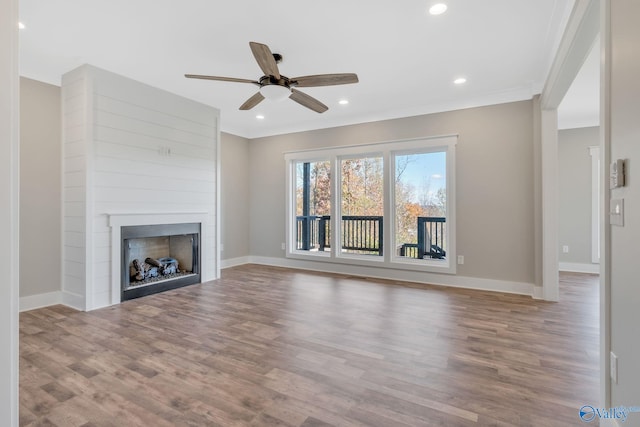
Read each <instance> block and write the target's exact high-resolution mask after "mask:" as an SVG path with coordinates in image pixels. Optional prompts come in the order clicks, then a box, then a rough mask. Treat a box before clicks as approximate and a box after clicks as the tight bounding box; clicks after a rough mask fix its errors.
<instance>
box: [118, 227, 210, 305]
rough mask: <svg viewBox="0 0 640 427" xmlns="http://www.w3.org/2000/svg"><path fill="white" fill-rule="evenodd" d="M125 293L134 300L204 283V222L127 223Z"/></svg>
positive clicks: (124, 232)
mask: <svg viewBox="0 0 640 427" xmlns="http://www.w3.org/2000/svg"><path fill="white" fill-rule="evenodd" d="M121 237H122V251H121V253H122V268H121V272H122V278H121V282H122V295H121V300H122V301H125V300H130V299H133V298H139V297H142V296H145V295H151V294H155V293H158V292H163V291H167V290H169V289H175V288H179V287H182V286H187V285H192V284H195V283H200V281H201V280H200V264H199V260H200V224H199V223H184V224H161V225H137V226H123V227H122V229H121Z"/></svg>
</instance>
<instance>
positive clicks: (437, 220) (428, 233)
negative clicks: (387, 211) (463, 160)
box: [393, 151, 447, 260]
mask: <svg viewBox="0 0 640 427" xmlns="http://www.w3.org/2000/svg"><path fill="white" fill-rule="evenodd" d="M393 166H394V178H395V181H394V191H395V193H394V207H395V219H396V220H395V244H396V247H397V248H398V253H397V256H399V257H403V258H408V259H421V260H424V259H427V258H429V259H439V260H443V259H446V257H447V235H446V230H447V227H446V219H447V178H446V169H447V153H446V152H445V151H435V152H416V153H411V154H395V155H393Z"/></svg>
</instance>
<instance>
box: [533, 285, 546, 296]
mask: <svg viewBox="0 0 640 427" xmlns="http://www.w3.org/2000/svg"><path fill="white" fill-rule="evenodd" d="M531 296H532V297H533V299H544V288H543V287H542V286H534V287H533V294H532V295H531Z"/></svg>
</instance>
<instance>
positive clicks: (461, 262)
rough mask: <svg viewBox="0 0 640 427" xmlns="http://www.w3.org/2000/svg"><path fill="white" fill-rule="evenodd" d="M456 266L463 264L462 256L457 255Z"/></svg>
mask: <svg viewBox="0 0 640 427" xmlns="http://www.w3.org/2000/svg"><path fill="white" fill-rule="evenodd" d="M458 264H459V265H462V264H464V255H458Z"/></svg>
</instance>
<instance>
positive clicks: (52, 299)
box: [20, 291, 62, 312]
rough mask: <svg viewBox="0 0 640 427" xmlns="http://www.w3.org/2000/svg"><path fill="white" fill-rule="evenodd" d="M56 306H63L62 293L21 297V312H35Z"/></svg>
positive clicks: (55, 292)
mask: <svg viewBox="0 0 640 427" xmlns="http://www.w3.org/2000/svg"><path fill="white" fill-rule="evenodd" d="M56 304H62V292H60V291H54V292H47V293H46V294H37V295H29V296H26V297H20V311H21V312H22V311H29V310H35V309H36V308H42V307H49V306H50V305H56Z"/></svg>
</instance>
